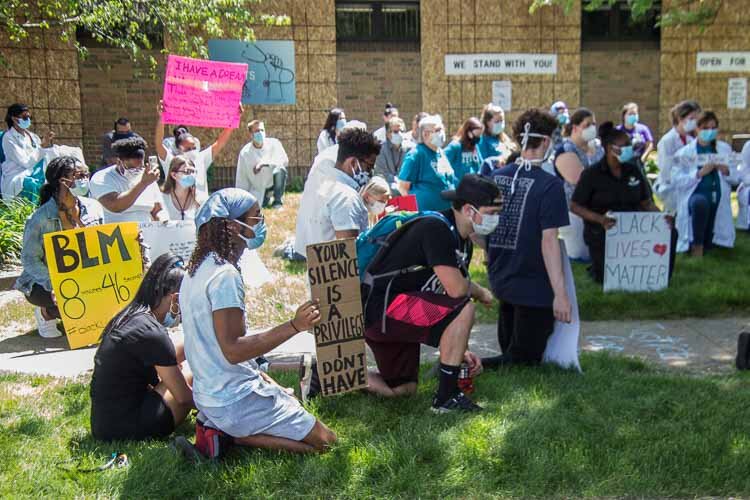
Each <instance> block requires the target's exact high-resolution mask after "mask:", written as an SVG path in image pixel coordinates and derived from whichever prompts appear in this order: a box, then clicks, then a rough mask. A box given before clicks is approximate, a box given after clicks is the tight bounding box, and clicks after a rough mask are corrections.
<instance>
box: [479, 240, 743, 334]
mask: <svg viewBox="0 0 750 500" xmlns="http://www.w3.org/2000/svg"><path fill="white" fill-rule="evenodd" d="M749 269H750V234H748V233H747V232H745V231H737V240H736V242H735V247H734V248H733V249H726V248H720V247H718V248H716V249H713V250H711V251H710V252H708V253H707V254H706V256H705V257H704V258H703V259H702V260H701V259H694V258H690V257H688V256H687V255H686V254H678V255H677V262H676V264H675V271H674V275H673V276H672V282H671V283H670V286H669V288H668V289H666V290H664V291H661V292H652V293H625V292H615V293H604V292H603V291H602V287H601V285H599V284H597V283H595V282H594V281H593V280H592V279H591V278H590V277H589V276H588V274H587V272H586V264H580V263H574V264H573V274H574V276H575V281H576V289H577V293H578V306H579V308H580V314H581V319H583V320H588V321H595V320H625V319H685V318H707V317H712V316H747V315H750V286H748V275H746V274H745V273H747V272H748V270H749ZM471 274H472V277H473V278H474V279H476V280H477V281H478V282H479V283H481V284H483V285H485V286H487V272H486V270H485V268H484V266H483V265H481V262H480V260H479V259H475V260H474V262H473V263H472V267H471ZM477 310H479V311H480V317H479V321H480V322H482V323H492V322H495V321H496V318H497V313H496V311H493V310H488V309H485V308H482V307H480V308H478V309H477Z"/></svg>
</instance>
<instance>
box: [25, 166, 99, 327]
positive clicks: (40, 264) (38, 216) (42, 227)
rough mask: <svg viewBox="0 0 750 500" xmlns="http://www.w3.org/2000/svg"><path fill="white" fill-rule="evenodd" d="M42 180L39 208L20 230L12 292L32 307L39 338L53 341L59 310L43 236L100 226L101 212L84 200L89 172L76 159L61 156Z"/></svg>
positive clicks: (88, 200) (87, 190) (90, 200)
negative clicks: (17, 269) (17, 270)
mask: <svg viewBox="0 0 750 500" xmlns="http://www.w3.org/2000/svg"><path fill="white" fill-rule="evenodd" d="M45 179H46V182H45V183H44V185H43V186H42V189H41V191H40V198H39V208H37V209H36V211H34V213H33V214H32V215H31V217H30V218H29V219H28V220H27V221H26V226H25V227H24V230H23V248H22V249H21V263H22V264H23V272H22V273H21V276H19V277H18V279H17V280H16V284H15V289H16V290H19V291H20V292H21V293H23V294H24V296H25V297H26V300H28V301H29V302H31V304H33V305H34V306H36V307H35V308H34V317H35V318H36V324H37V329H38V331H39V335H40V336H42V337H44V338H55V337H59V336H61V335H62V333H60V331H59V330H58V329H57V320H58V319H60V311H59V310H58V308H57V301H56V300H55V295H54V293H53V291H52V283H51V282H50V276H49V269H48V268H47V258H46V256H45V254H44V235H45V234H47V233H53V232H55V231H62V230H64V229H74V228H77V227H87V226H97V225H99V224H102V223H103V222H104V209H103V208H102V206H101V204H100V203H99V202H98V201H96V200H94V199H91V198H87V197H86V195H87V194H88V192H89V169H88V167H87V166H86V165H84V164H83V163H81V162H80V161H79V160H77V159H76V158H74V157H72V156H61V157H59V158H55V159H54V160H52V161H51V162H50V164H49V165H48V166H47V171H46V172H45Z"/></svg>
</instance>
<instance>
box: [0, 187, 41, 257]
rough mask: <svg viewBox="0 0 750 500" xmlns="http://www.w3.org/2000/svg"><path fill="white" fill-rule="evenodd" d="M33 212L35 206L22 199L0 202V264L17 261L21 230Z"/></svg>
mask: <svg viewBox="0 0 750 500" xmlns="http://www.w3.org/2000/svg"><path fill="white" fill-rule="evenodd" d="M34 210H36V205H34V204H33V203H32V202H30V201H29V200H26V199H23V198H14V199H12V200H10V201H5V200H3V201H0V264H9V263H13V262H14V261H16V262H17V261H18V260H19V258H20V256H21V247H22V246H23V228H24V226H25V225H26V219H28V218H29V216H31V214H32V213H33V212H34Z"/></svg>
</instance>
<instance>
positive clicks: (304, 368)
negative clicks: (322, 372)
mask: <svg viewBox="0 0 750 500" xmlns="http://www.w3.org/2000/svg"><path fill="white" fill-rule="evenodd" d="M319 394H320V378H319V377H318V362H317V360H316V359H315V356H313V355H312V354H304V355H303V356H302V359H300V361H299V395H300V399H301V400H302V402H303V403H307V402H308V401H310V399H312V398H314V397H316V396H317V395H319Z"/></svg>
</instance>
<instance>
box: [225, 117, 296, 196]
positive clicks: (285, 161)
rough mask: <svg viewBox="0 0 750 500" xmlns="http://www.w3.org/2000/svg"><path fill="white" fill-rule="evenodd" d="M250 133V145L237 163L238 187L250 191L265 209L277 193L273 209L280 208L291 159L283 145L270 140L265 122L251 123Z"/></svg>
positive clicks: (236, 184)
mask: <svg viewBox="0 0 750 500" xmlns="http://www.w3.org/2000/svg"><path fill="white" fill-rule="evenodd" d="M247 130H248V132H249V133H250V142H248V143H247V144H245V146H244V147H243V148H242V150H241V151H240V155H239V158H238V159H237V173H236V181H235V186H236V187H238V188H240V189H244V190H245V191H249V192H250V193H251V194H252V195H253V196H255V198H256V199H257V200H258V203H261V205H262V206H264V207H265V206H268V205H269V204H270V201H271V200H270V199H269V198H270V197H269V192H270V190H273V198H274V199H273V207H274V208H277V207H280V206H282V205H283V201H282V197H283V196H284V189H285V187H286V175H287V166H288V165H289V157H288V156H287V154H286V151H284V146H282V145H281V141H279V140H278V139H275V138H273V137H266V125H265V123H263V122H262V121H260V120H253V121H251V122H250V123H248V124H247Z"/></svg>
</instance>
